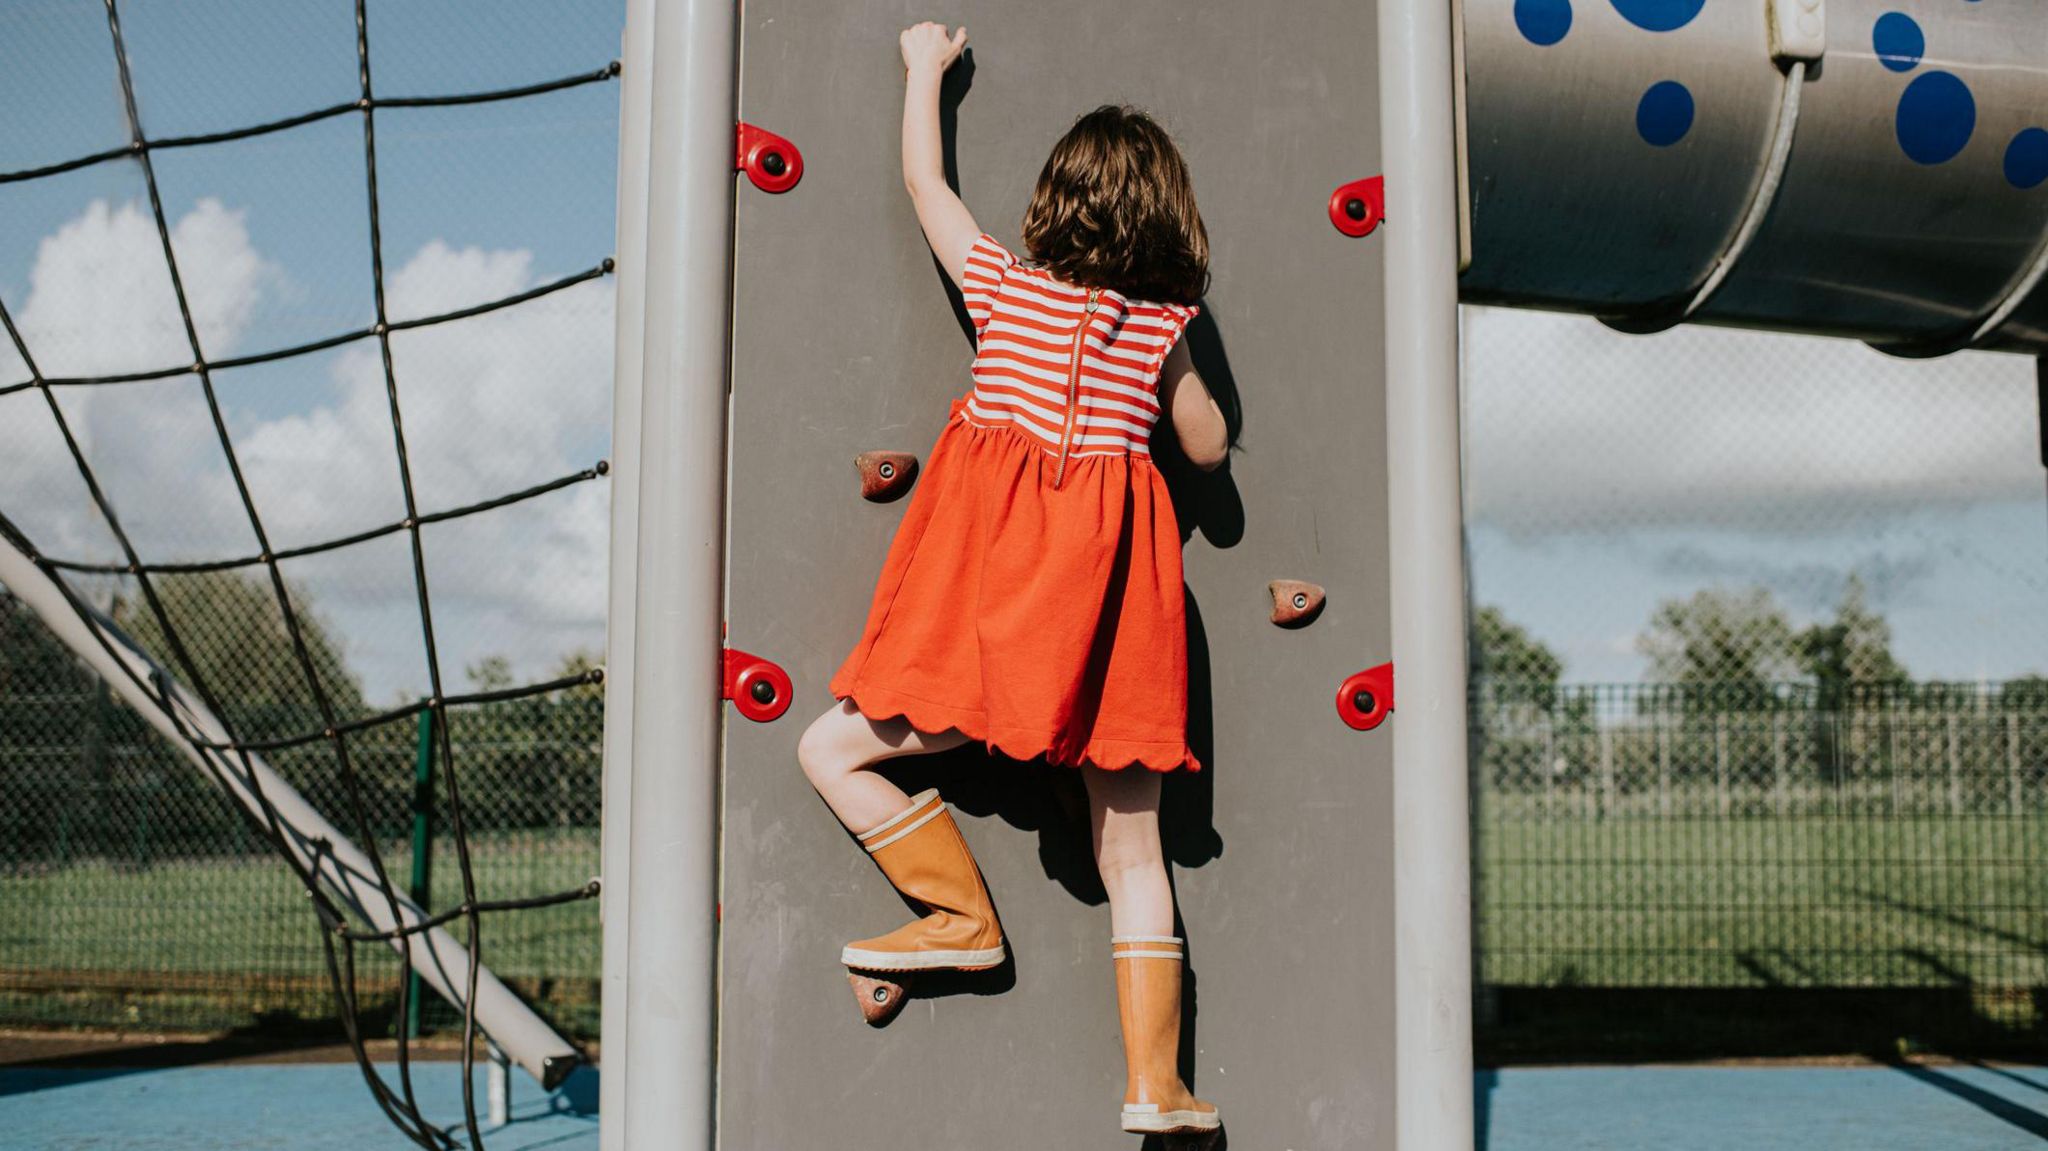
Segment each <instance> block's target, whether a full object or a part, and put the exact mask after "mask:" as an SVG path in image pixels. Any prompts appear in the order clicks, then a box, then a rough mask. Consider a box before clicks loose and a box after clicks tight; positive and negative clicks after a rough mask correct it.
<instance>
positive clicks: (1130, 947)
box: [1110, 935, 1223, 1135]
mask: <svg viewBox="0 0 2048 1151" xmlns="http://www.w3.org/2000/svg"><path fill="white" fill-rule="evenodd" d="M1110 955H1111V957H1112V959H1113V961H1114V962H1115V964H1116V999H1117V1007H1118V1010H1119V1015H1120V1016H1121V1018H1122V1021H1123V1029H1124V1066H1125V1067H1126V1068H1127V1070H1128V1075H1127V1078H1126V1079H1125V1082H1124V1110H1123V1128H1124V1130H1126V1131H1141V1132H1145V1133H1147V1134H1153V1133H1157V1134H1168V1135H1170V1134H1173V1133H1175V1132H1186V1131H1214V1130H1216V1128H1218V1127H1219V1126H1221V1125H1222V1123H1223V1120H1222V1117H1221V1116H1220V1115H1218V1114H1217V1111H1216V1108H1215V1107H1213V1106H1211V1105H1209V1104H1207V1103H1204V1102H1202V1101H1201V1100H1200V1099H1197V1098H1195V1097H1194V1095H1193V1094H1192V1093H1191V1092H1189V1091H1188V1089H1187V1086H1186V1084H1183V1083H1182V1082H1181V1080H1180V1069H1179V1059H1180V985H1181V967H1182V964H1183V962H1184V961H1185V959H1186V951H1185V948H1184V947H1183V946H1182V944H1181V941H1180V939H1179V938H1178V937H1176V936H1171V935H1118V936H1115V937H1113V938H1112V939H1111V940H1110Z"/></svg>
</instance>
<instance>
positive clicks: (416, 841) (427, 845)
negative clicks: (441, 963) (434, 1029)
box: [405, 708, 434, 1039]
mask: <svg viewBox="0 0 2048 1151" xmlns="http://www.w3.org/2000/svg"><path fill="white" fill-rule="evenodd" d="M433 846H434V711H433V709H432V708H428V709H427V710H425V711H422V712H420V722H419V744H418V748H417V750H416V751H415V752H414V754H413V765H412V890H411V893H410V894H411V895H412V901H413V902H414V903H416V904H418V905H419V907H420V910H422V911H426V910H428V902H427V899H428V891H427V887H428V883H429V881H430V879H431V878H432V875H433V872H432V869H431V867H430V866H429V865H430V863H431V862H432V852H433ZM405 979H406V994H405V1034H406V1037H407V1038H409V1039H417V1038H419V1034H420V992H421V990H422V988H421V987H420V973H419V972H417V971H415V970H412V969H411V968H407V969H406V973H405Z"/></svg>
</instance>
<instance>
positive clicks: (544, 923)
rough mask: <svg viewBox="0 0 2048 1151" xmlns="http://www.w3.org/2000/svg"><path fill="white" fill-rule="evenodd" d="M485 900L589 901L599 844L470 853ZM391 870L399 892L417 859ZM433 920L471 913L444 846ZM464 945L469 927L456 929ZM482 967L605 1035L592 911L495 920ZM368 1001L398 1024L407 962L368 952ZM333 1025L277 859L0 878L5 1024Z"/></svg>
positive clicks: (364, 951) (310, 926) (492, 844)
mask: <svg viewBox="0 0 2048 1151" xmlns="http://www.w3.org/2000/svg"><path fill="white" fill-rule="evenodd" d="M471 857H472V861H473V864H474V871H475V875H476V887H477V893H478V895H479V897H480V898H483V899H506V898H514V897H518V896H526V895H539V894H544V893H548V892H554V891H561V890H567V889H570V888H574V887H579V886H581V885H582V884H583V883H584V882H585V881H587V880H588V879H589V878H590V877H591V876H593V875H596V874H597V872H598V834H597V830H596V829H595V828H579V829H570V830H565V831H561V832H522V833H516V834H510V835H504V834H500V835H491V836H480V837H472V840H471ZM385 859H386V866H387V868H388V870H389V872H390V873H391V875H392V876H393V877H394V879H395V881H396V882H397V884H398V886H399V887H400V889H401V890H403V888H404V886H405V882H406V878H407V877H408V876H409V874H410V870H411V865H412V864H411V854H410V851H409V850H408V849H407V848H406V847H405V845H402V844H399V845H387V847H386V857H385ZM432 890H433V898H432V906H434V907H436V908H443V907H452V906H455V905H456V904H458V903H459V902H461V894H462V880H461V875H460V873H459V871H458V869H457V867H456V862H455V856H454V852H453V849H452V847H451V846H449V845H448V844H447V842H446V840H445V839H444V840H443V841H442V843H441V844H440V845H439V846H437V849H436V854H435V856H434V870H433V884H432ZM449 929H450V930H451V931H452V932H454V934H455V936H456V938H458V939H462V940H465V941H466V940H467V931H466V929H465V925H464V924H463V923H462V922H461V921H460V920H458V921H456V922H454V923H451V924H450V925H449ZM483 940H484V947H483V952H484V961H485V962H486V963H487V964H489V965H490V967H491V968H492V970H494V971H496V972H497V973H498V974H499V975H500V976H501V977H503V978H505V979H506V981H507V982H509V983H511V984H512V985H513V986H514V987H515V988H517V989H519V990H521V991H522V992H523V993H525V994H526V995H527V996H528V997H529V998H531V999H534V1000H536V1001H537V1002H538V1003H539V1005H540V1006H541V1007H542V1008H543V1009H544V1010H548V1009H550V1008H553V1013H554V1014H556V1015H557V1016H558V1017H559V1019H560V1021H561V1022H562V1023H563V1025H564V1026H566V1027H569V1028H570V1029H572V1030H576V1031H588V1030H592V1029H594V1028H595V1026H596V1011H595V997H596V982H597V979H598V975H599V951H598V917H597V903H596V901H595V900H588V901H582V902H577V903H571V904H567V905H564V906H560V907H548V908H540V909H536V910H530V911H513V912H500V913H496V914H491V915H487V916H485V918H484V927H483ZM357 970H358V973H359V978H360V980H361V983H362V987H363V994H364V996H365V998H366V1000H369V1001H370V1002H373V1003H375V1004H377V1005H379V1006H380V1007H382V1008H388V1007H389V1006H390V1004H391V998H392V996H393V995H394V994H395V991H394V989H395V986H396V977H397V972H398V963H397V955H396V953H395V952H394V951H392V950H391V948H389V947H388V946H387V945H384V944H381V943H377V944H361V945H358V947H357ZM331 1011H332V1003H331V998H330V992H329V990H328V981H327V975H326V960H325V958H324V951H323V948H322V947H321V945H320V936H319V932H318V921H317V920H316V919H315V918H314V915H313V913H312V910H311V909H310V908H309V907H308V906H307V903H306V897H305V895H304V893H303V891H302V889H301V888H300V887H299V884H298V881H297V880H296V879H295V878H293V877H292V875H291V874H290V873H289V872H288V871H286V870H285V868H284V866H283V865H282V864H281V863H279V862H278V861H276V860H275V859H273V858H272V857H270V856H267V855H258V856H252V857H244V858H230V859H205V860H185V861H176V862H163V863H158V864H154V865H151V866H149V867H147V868H134V867H131V866H125V865H123V866H116V865H114V864H111V863H108V862H106V861H91V862H85V863H78V864H73V865H71V866H67V867H63V868H57V869H53V870H50V871H47V872H43V873H40V874H34V873H31V874H16V875H11V876H7V877H4V878H0V1021H7V1022H15V1023H24V1024H49V1023H64V1024H72V1025H81V1024H82V1025H97V1026H135V1027H165V1028H172V1029H183V1028H196V1029H214V1028H231V1027H237V1026H248V1025H253V1024H254V1023H255V1022H256V1021H257V1020H259V1019H276V1018H279V1017H307V1018H310V1017H318V1016H322V1015H325V1014H328V1013H329V1012H331Z"/></svg>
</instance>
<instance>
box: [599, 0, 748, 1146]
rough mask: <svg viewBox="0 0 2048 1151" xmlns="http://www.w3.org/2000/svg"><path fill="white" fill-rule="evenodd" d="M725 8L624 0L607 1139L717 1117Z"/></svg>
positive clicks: (666, 1138) (731, 101) (608, 813)
mask: <svg viewBox="0 0 2048 1151" xmlns="http://www.w3.org/2000/svg"><path fill="white" fill-rule="evenodd" d="M736 8H737V6H736V5H734V4H732V3H731V2H730V0H654V2H649V0H634V2H633V3H631V4H630V5H629V7H628V9H627V14H626V47H625V55H624V59H625V61H626V64H627V70H628V72H629V74H630V73H633V72H639V71H644V72H645V73H646V76H645V77H644V79H643V78H642V77H640V76H632V75H629V82H628V83H627V85H626V87H625V90H624V93H623V98H624V99H625V101H626V105H625V107H624V109H623V111H622V114H621V117H620V119H621V131H622V133H624V134H625V138H624V140H623V146H622V148H621V159H620V167H621V173H622V182H621V187H620V190H619V200H620V208H621V211H620V219H621V228H620V241H621V242H620V248H619V254H618V259H619V262H620V264H621V265H622V266H624V267H626V268H630V269H632V274H631V277H630V278H628V279H622V280H621V282H620V285H619V292H620V295H619V304H618V308H619V334H620V337H621V339H622V341H623V340H624V339H630V338H632V337H633V336H635V335H637V336H638V347H637V353H638V354H637V356H633V355H630V354H629V353H628V352H627V351H626V349H625V348H624V346H623V343H622V345H621V349H620V356H619V359H618V361H617V368H616V369H615V372H616V374H615V377H614V390H615V393H616V396H617V407H616V412H615V416H614V425H613V426H614V434H615V441H614V451H615V452H621V454H623V449H624V447H625V445H626V444H627V443H628V441H631V442H632V445H633V450H632V454H631V457H630V459H629V460H628V462H629V464H630V468H629V469H627V470H621V471H617V472H614V476H613V481H612V482H613V491H614V503H613V516H612V531H613V549H612V555H613V563H612V572H611V579H612V587H611V607H612V615H611V633H610V644H611V652H610V657H609V660H608V664H607V666H608V670H609V671H610V672H611V673H612V677H613V678H612V682H611V688H610V693H609V695H608V697H607V698H608V699H611V700H621V699H625V700H630V705H629V707H628V708H627V709H626V710H625V714H624V715H623V716H622V715H620V714H618V713H613V714H611V715H609V716H608V717H607V719H608V726H610V727H611V728H612V730H611V732H610V733H609V734H608V737H607V740H606V753H607V761H608V762H607V771H606V774H607V777H608V778H607V784H606V801H607V802H606V805H605V824H606V831H605V834H606V847H605V851H606V854H607V858H608V861H610V862H623V863H624V865H625V867H624V869H623V875H620V874H616V873H614V874H608V876H607V880H608V881H607V883H606V884H605V892H606V906H605V914H606V919H607V921H608V926H607V934H608V936H609V935H610V932H611V930H612V929H611V927H610V926H609V924H610V923H611V922H615V921H616V920H617V919H619V918H621V917H623V918H624V919H625V920H627V923H626V924H625V925H623V927H622V929H623V932H624V946H623V947H622V948H619V949H616V950H615V949H613V948H612V947H610V946H607V948H606V951H605V1002H606V1004H607V1006H608V1007H609V1006H610V1005H612V1004H613V1003H615V1002H616V1003H619V1004H621V1005H622V1006H623V1007H624V1010H625V1013H626V1015H627V1016H628V1017H629V1018H630V1023H629V1024H628V1026H627V1027H626V1028H625V1029H624V1033H623V1036H618V1035H615V1034H613V1033H611V1032H607V1034H606V1043H605V1046H606V1049H607V1051H608V1052H613V1053H616V1054H617V1056H618V1057H617V1058H616V1059H614V1060H613V1061H612V1065H611V1066H610V1067H608V1068H607V1071H606V1074H605V1075H604V1077H603V1082H604V1085H605V1088H607V1089H609V1088H610V1087H611V1080H612V1078H613V1076H614V1075H615V1074H621V1073H622V1074H623V1076H624V1083H623V1085H622V1087H621V1088H619V1089H618V1092H619V1093H618V1094H617V1095H616V1096H614V1095H613V1094H612V1092H611V1091H610V1090H607V1091H606V1094H607V1096H608V1097H611V1098H614V1099H616V1100H617V1101H618V1102H619V1103H621V1104H623V1105H622V1106H617V1107H606V1108H604V1110H603V1116H604V1118H603V1120H602V1123H603V1126H604V1128H605V1130H604V1132H603V1134H602V1137H601V1143H602V1145H603V1147H605V1148H606V1149H607V1151H610V1149H616V1148H634V1149H638V1148H643V1147H663V1148H672V1149H676V1151H708V1149H709V1148H710V1147H711V1146H712V1142H713V1138H714V1128H713V1124H714V1117H715V1104H716V1095H715V1090H716V1089H715V1069H716V1039H717V974H718V965H717V961H718V925H717V919H716V916H717V899H718V850H719V808H718V804H719V793H718V782H719V781H718V777H719V767H720V737H721V734H722V732H721V725H722V720H723V704H722V703H721V701H720V683H721V675H720V672H721V668H720V664H721V656H720V650H721V648H722V646H723V636H722V627H721V619H722V617H723V614H724V613H723V606H724V605H723V599H724V595H723V589H724V582H723V576H724V566H725V546H724V545H725V520H724V505H725V435H726V396H727V363H728V360H727V333H728V330H729V328H730V323H731V300H730V288H731V257H732V251H731V249H732V223H733V179H734V177H733V131H734V124H735V122H736V120H737V115H736V113H737V108H736V96H735V90H734V80H735V65H736V51H735V49H736V45H737V39H736V37H737V35H738V26H737V23H736ZM643 132H644V138H643V137H642V133H643ZM627 179H631V180H635V181H637V183H636V184H635V185H631V186H629V185H628V184H626V183H625V180H627ZM642 211H644V216H637V217H636V213H640V212H642ZM636 231H637V232H638V234H637V235H636V234H635V232H636ZM627 493H631V494H630V495H628V494H627ZM621 777H623V778H621ZM622 797H623V798H625V800H626V802H625V803H624V804H623V806H621V805H620V804H619V800H620V799H621V798H622ZM621 839H623V842H619V841H620V840H621ZM610 942H611V939H609V938H608V939H607V943H608V944H609V943H610ZM612 1018H616V1016H615V1015H613V1014H612V1013H611V1012H610V1011H607V1021H608V1022H609V1020H610V1019H612ZM621 1040H622V1041H621Z"/></svg>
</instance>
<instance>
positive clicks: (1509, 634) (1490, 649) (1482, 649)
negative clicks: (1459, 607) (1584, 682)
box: [1468, 606, 1564, 688]
mask: <svg viewBox="0 0 2048 1151" xmlns="http://www.w3.org/2000/svg"><path fill="white" fill-rule="evenodd" d="M1468 642H1469V643H1470V645H1471V649H1472V653H1471V657H1472V678H1473V679H1487V680H1494V681H1497V682H1498V681H1515V682H1522V683H1531V684H1538V685H1541V686H1543V687H1549V688H1554V687H1556V686H1557V680H1558V677H1559V676H1560V675H1562V674H1564V661H1563V660H1562V659H1560V658H1558V655H1557V653H1556V652H1555V651H1552V650H1551V649H1550V646H1549V645H1548V644H1546V643H1544V642H1543V641H1542V640H1539V639H1537V638H1535V637H1534V636H1532V635H1530V634H1529V631H1528V629H1527V628H1524V627H1523V626H1522V625H1521V624H1518V623H1516V622H1514V621H1513V620H1511V619H1509V618H1508V617H1507V616H1506V614H1504V613H1503V612H1502V611H1501V610H1500V609H1499V608H1497V607H1492V606H1485V607H1480V608H1478V609H1477V610H1475V611H1474V612H1473V613H1472V631H1471V635H1470V637H1469V640H1468Z"/></svg>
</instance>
